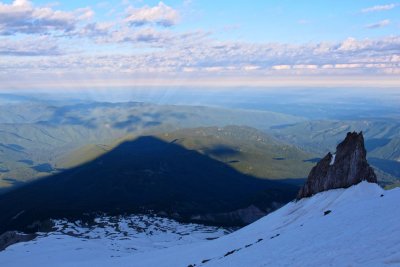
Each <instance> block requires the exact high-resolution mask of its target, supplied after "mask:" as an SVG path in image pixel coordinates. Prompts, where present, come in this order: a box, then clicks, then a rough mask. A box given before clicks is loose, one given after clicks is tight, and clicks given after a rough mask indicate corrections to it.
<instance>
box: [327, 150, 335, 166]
mask: <svg viewBox="0 0 400 267" xmlns="http://www.w3.org/2000/svg"><path fill="white" fill-rule="evenodd" d="M335 159H336V153H335V154H333V155H332V158H331V162H329V165H331V166H332V165H333V164H335Z"/></svg>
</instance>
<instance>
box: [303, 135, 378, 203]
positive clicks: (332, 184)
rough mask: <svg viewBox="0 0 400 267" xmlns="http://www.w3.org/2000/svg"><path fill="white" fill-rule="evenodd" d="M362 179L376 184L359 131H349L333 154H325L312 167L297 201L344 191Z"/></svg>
mask: <svg viewBox="0 0 400 267" xmlns="http://www.w3.org/2000/svg"><path fill="white" fill-rule="evenodd" d="M364 180H365V181H368V182H370V183H376V182H377V179H376V175H375V173H374V170H373V169H372V168H371V167H370V166H369V164H368V162H367V151H366V150H365V147H364V137H363V134H362V132H360V133H356V132H352V133H350V132H349V133H347V136H346V138H345V139H344V141H343V142H341V143H340V144H339V145H338V146H337V147H336V153H335V154H333V155H332V154H331V153H328V154H327V155H326V156H325V157H324V158H322V159H321V160H320V161H319V162H318V164H317V165H316V166H315V167H314V168H312V170H311V172H310V174H309V175H308V179H307V182H306V184H305V185H304V186H303V187H302V188H301V189H300V192H299V193H298V195H297V199H300V198H303V197H309V196H312V195H314V194H316V193H319V192H322V191H326V190H330V189H335V188H347V187H350V186H352V185H355V184H358V183H360V182H361V181H364Z"/></svg>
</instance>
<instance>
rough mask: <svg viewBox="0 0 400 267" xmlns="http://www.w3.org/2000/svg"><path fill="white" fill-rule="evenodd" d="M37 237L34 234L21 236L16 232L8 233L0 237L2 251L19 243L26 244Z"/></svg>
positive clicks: (0, 249)
mask: <svg viewBox="0 0 400 267" xmlns="http://www.w3.org/2000/svg"><path fill="white" fill-rule="evenodd" d="M35 237H36V235H34V234H28V235H25V234H20V233H18V232H15V231H8V232H5V233H3V234H1V235H0V251H2V250H4V249H6V248H7V247H8V246H11V245H13V244H16V243H19V242H26V241H30V240H32V239H34V238H35Z"/></svg>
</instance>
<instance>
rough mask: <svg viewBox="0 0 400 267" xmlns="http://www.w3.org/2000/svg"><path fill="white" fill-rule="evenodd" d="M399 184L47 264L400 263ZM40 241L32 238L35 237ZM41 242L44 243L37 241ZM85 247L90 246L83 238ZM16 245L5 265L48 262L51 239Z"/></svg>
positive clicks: (57, 255) (334, 194)
mask: <svg viewBox="0 0 400 267" xmlns="http://www.w3.org/2000/svg"><path fill="white" fill-rule="evenodd" d="M399 203H400V188H397V189H393V190H390V191H384V190H383V189H381V188H380V187H379V186H378V185H376V184H369V183H367V182H362V183H360V184H358V185H356V186H353V187H350V188H348V189H337V190H330V191H327V192H323V193H319V194H317V195H315V196H313V197H311V198H307V199H302V200H300V201H298V202H291V203H289V204H287V205H286V206H284V207H282V208H281V209H279V210H277V211H275V212H274V213H271V214H269V215H268V216H266V217H264V218H262V219H260V220H259V221H257V222H255V223H253V224H251V225H249V226H247V227H245V228H242V229H240V230H238V231H236V232H234V233H231V234H229V235H225V236H223V237H220V238H218V239H216V240H212V241H204V240H203V241H198V242H191V243H189V244H188V243H185V244H177V245H173V246H170V247H168V248H161V249H151V250H141V251H133V252H131V253H125V254H123V255H121V257H118V258H116V257H113V258H112V257H110V255H109V254H107V253H102V252H101V250H99V252H98V253H97V254H96V253H95V251H94V252H93V253H92V254H87V256H86V257H84V256H83V258H79V259H75V258H74V257H73V256H72V257H71V255H73V252H74V251H73V250H71V248H69V249H62V248H61V247H58V248H56V247H55V248H54V250H51V253H52V255H47V257H48V258H49V260H47V261H45V263H46V265H48V266H190V265H192V266H400V225H399V221H400V205H399ZM34 242H35V241H31V242H28V243H26V244H30V243H34ZM36 242H37V241H36ZM81 243H82V244H81V245H80V247H81V248H82V250H85V249H86V248H85V244H84V242H81ZM26 244H17V245H14V246H11V247H9V248H8V249H7V250H6V251H4V252H2V253H0V265H1V266H25V265H29V266H35V265H36V266H38V265H40V266H45V265H44V264H43V263H44V261H43V259H44V258H45V257H46V255H44V256H43V255H42V254H43V253H48V252H49V251H48V250H46V247H47V246H51V244H50V243H48V242H47V243H46V242H43V243H40V242H37V244H36V245H35V246H36V247H35V246H34V245H28V246H27V247H29V249H35V251H36V253H31V254H27V253H26V252H25V250H26V247H25V245H26Z"/></svg>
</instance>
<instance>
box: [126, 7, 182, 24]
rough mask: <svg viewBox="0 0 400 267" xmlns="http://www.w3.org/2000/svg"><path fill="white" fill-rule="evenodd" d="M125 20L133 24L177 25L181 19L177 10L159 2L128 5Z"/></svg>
mask: <svg viewBox="0 0 400 267" xmlns="http://www.w3.org/2000/svg"><path fill="white" fill-rule="evenodd" d="M126 12H127V16H126V18H125V22H126V23H128V24H129V25H132V26H143V25H149V24H151V25H159V26H163V27H170V26H173V25H175V24H176V23H177V22H178V19H179V13H178V11H177V10H175V9H173V8H172V7H170V6H167V5H165V4H164V3H163V2H159V3H158V5H157V6H154V7H149V6H144V7H141V8H133V7H131V6H130V7H128V8H127V10H126Z"/></svg>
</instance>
